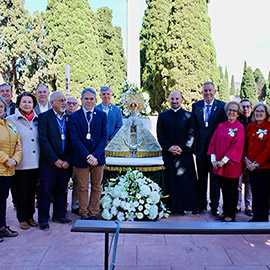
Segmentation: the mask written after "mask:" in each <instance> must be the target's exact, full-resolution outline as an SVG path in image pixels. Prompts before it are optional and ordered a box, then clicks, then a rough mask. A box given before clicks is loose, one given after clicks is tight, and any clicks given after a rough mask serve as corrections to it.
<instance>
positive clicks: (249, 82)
mask: <svg viewBox="0 0 270 270" xmlns="http://www.w3.org/2000/svg"><path fill="white" fill-rule="evenodd" d="M257 91H258V90H257V85H256V82H255V78H254V74H253V72H252V69H251V67H246V68H245V71H244V73H243V77H242V83H241V89H240V98H241V99H243V98H248V99H249V100H250V102H251V103H252V104H255V103H256V102H257V101H258V98H257Z"/></svg>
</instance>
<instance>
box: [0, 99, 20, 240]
mask: <svg viewBox="0 0 270 270" xmlns="http://www.w3.org/2000/svg"><path fill="white" fill-rule="evenodd" d="M7 108H8V104H7V103H6V101H5V99H4V98H3V97H2V96H0V134H1V136H0V242H2V241H3V238H2V237H14V236H17V235H18V233H17V232H16V231H13V230H11V229H10V228H9V227H8V226H7V225H6V207H7V198H8V194H9V189H10V187H11V181H12V178H13V175H14V173H15V166H16V165H18V163H19V162H20V160H21V143H20V136H19V133H18V131H17V129H16V127H15V126H14V125H13V124H12V123H11V122H9V121H7V120H5V119H3V118H4V115H5V113H6V111H7Z"/></svg>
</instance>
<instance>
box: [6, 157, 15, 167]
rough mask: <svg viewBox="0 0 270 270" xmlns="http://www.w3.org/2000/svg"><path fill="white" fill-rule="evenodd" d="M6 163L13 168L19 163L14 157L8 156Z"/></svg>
mask: <svg viewBox="0 0 270 270" xmlns="http://www.w3.org/2000/svg"><path fill="white" fill-rule="evenodd" d="M4 165H5V166H6V167H7V168H12V167H15V166H16V165H17V162H16V160H15V159H14V158H8V160H7V161H6V162H5V163H4Z"/></svg>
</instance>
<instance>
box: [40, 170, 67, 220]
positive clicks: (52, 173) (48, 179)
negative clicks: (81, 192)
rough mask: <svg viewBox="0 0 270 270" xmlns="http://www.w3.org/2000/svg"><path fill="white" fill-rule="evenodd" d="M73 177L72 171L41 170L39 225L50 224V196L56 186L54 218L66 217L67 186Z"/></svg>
mask: <svg viewBox="0 0 270 270" xmlns="http://www.w3.org/2000/svg"><path fill="white" fill-rule="evenodd" d="M70 176H71V169H70V168H68V169H59V168H56V167H55V168H51V169H40V172H39V182H40V185H39V191H38V221H39V223H46V222H48V220H49V218H50V215H49V212H50V196H51V194H52V188H53V186H55V192H54V203H53V216H54V217H56V218H63V217H65V209H66V202H67V195H66V190H67V185H68V181H69V178H70Z"/></svg>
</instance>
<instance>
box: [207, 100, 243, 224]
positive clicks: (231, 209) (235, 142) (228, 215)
mask: <svg viewBox="0 0 270 270" xmlns="http://www.w3.org/2000/svg"><path fill="white" fill-rule="evenodd" d="M225 112H226V114H227V117H228V121H226V122H223V123H221V124H219V126H218V127H217V129H216V131H215V132H214V134H213V137H212V139H211V141H210V145H209V148H208V153H207V154H208V155H211V162H212V165H213V173H215V174H217V175H218V181H219V184H220V187H221V190H222V196H223V214H222V215H221V216H219V217H217V218H216V219H217V220H222V221H225V222H233V221H235V209H236V206H237V201H238V181H239V176H240V175H241V173H242V157H243V151H244V145H245V129H244V127H243V125H242V124H241V123H240V122H239V121H238V120H237V117H238V116H239V114H240V113H241V112H242V105H241V104H240V103H238V102H236V101H230V102H228V103H227V104H226V105H225Z"/></svg>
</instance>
